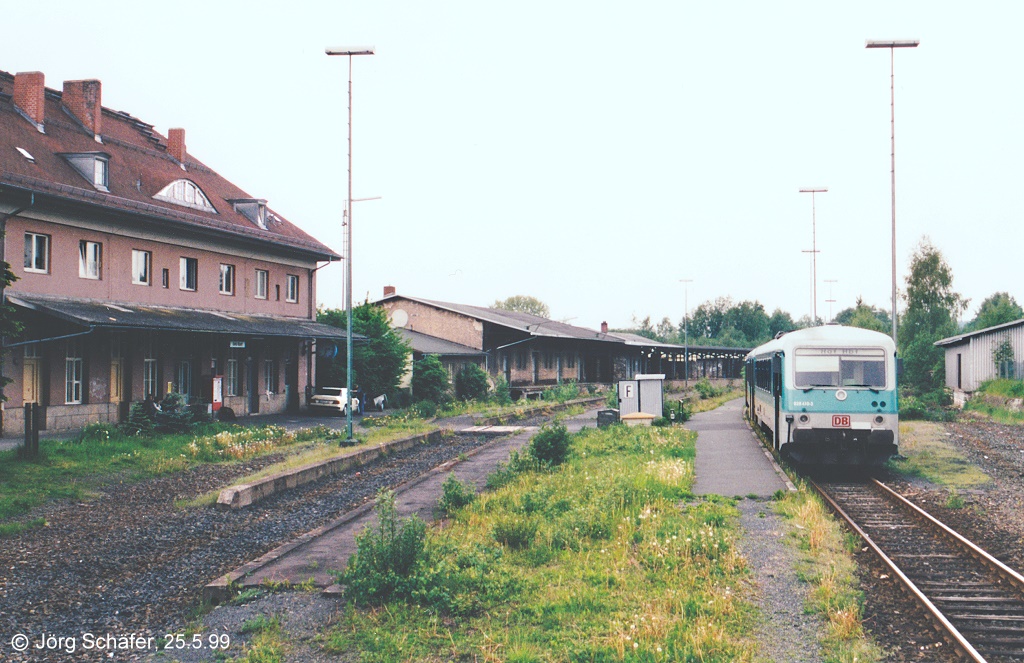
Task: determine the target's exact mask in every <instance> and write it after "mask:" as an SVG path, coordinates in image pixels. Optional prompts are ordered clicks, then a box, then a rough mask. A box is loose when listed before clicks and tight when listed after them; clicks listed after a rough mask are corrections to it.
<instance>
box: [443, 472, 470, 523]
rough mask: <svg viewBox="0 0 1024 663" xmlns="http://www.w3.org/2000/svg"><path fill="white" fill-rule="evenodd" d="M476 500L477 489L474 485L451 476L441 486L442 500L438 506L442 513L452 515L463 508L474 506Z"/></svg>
mask: <svg viewBox="0 0 1024 663" xmlns="http://www.w3.org/2000/svg"><path fill="white" fill-rule="evenodd" d="M475 499H476V488H475V487H474V486H473V484H470V483H466V482H464V481H459V480H458V479H456V478H455V475H454V474H449V475H448V478H447V479H445V480H444V483H443V484H442V485H441V499H440V500H438V503H437V506H438V507H439V508H440V509H441V511H443V512H445V513H446V514H448V515H452V514H453V513H454V512H456V511H458V510H459V509H461V508H462V507H464V506H466V505H468V504H472V503H473V501H474V500H475Z"/></svg>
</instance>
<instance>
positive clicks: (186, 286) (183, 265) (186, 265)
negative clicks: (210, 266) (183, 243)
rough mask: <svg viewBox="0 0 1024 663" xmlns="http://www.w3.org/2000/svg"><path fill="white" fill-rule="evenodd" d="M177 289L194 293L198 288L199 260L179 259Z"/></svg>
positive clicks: (183, 257)
mask: <svg viewBox="0 0 1024 663" xmlns="http://www.w3.org/2000/svg"><path fill="white" fill-rule="evenodd" d="M178 287H179V288H180V289H182V290H187V291H189V292H195V291H196V289H197V288H198V287H199V259H198V258H187V257H185V256H182V257H181V260H179V261H178Z"/></svg>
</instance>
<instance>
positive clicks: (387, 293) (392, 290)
mask: <svg viewBox="0 0 1024 663" xmlns="http://www.w3.org/2000/svg"><path fill="white" fill-rule="evenodd" d="M395 292H397V291H396V290H395V286H393V285H386V286H384V296H385V297H390V296H391V295H393V294H395Z"/></svg>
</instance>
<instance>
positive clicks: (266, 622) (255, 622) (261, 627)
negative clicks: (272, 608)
mask: <svg viewBox="0 0 1024 663" xmlns="http://www.w3.org/2000/svg"><path fill="white" fill-rule="evenodd" d="M280 627H281V620H280V619H279V618H278V617H277V616H276V615H275V616H273V617H267V616H266V615H256V616H255V617H253V618H252V619H247V620H245V621H244V622H242V627H241V628H240V629H238V632H239V633H242V634H245V633H260V632H261V631H266V630H267V629H276V628H280Z"/></svg>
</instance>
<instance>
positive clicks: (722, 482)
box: [686, 398, 794, 497]
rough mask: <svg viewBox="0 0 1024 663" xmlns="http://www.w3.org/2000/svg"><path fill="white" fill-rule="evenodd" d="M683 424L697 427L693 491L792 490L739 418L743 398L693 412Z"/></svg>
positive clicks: (769, 492) (731, 494) (769, 493)
mask: <svg viewBox="0 0 1024 663" xmlns="http://www.w3.org/2000/svg"><path fill="white" fill-rule="evenodd" d="M686 427H687V428H689V429H690V430H694V431H697V460H696V463H695V469H696V473H697V481H696V485H695V487H694V491H693V492H694V493H695V494H697V495H711V494H714V495H724V496H726V497H744V496H747V495H754V496H757V497H771V496H772V495H774V494H775V491H777V490H794V488H793V485H792V484H791V483H790V482H789V480H788V479H787V478H785V474H783V472H782V470H781V469H779V467H778V465H777V464H776V463H775V461H774V459H773V458H772V456H771V454H770V452H768V450H767V449H765V447H764V446H763V445H762V444H761V441H760V440H758V439H757V437H756V436H755V435H754V433H753V431H751V430H750V426H748V425H747V422H745V421H744V420H743V399H741V398H738V399H736V400H733V401H729V402H728V403H726V404H725V405H723V406H722V407H720V408H718V409H715V410H711V411H710V412H702V413H700V414H697V415H694V417H693V419H691V420H690V421H688V422H686Z"/></svg>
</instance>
